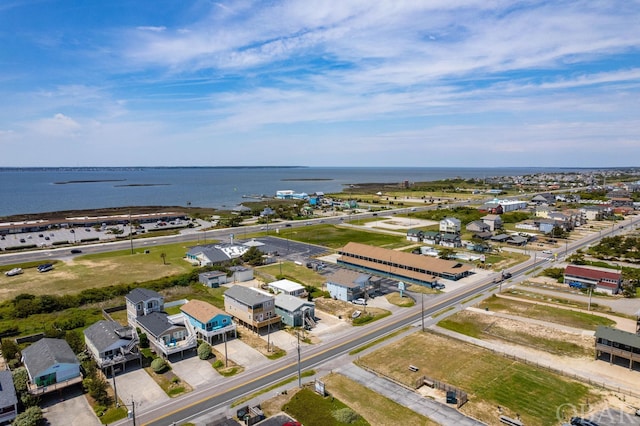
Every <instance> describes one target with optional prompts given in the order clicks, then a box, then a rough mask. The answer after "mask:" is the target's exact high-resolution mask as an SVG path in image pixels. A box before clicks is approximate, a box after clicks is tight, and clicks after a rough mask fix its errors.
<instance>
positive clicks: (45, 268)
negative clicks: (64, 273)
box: [38, 263, 53, 272]
mask: <svg viewBox="0 0 640 426" xmlns="http://www.w3.org/2000/svg"><path fill="white" fill-rule="evenodd" d="M52 270H53V264H51V263H43V264H42V265H38V272H49V271H52Z"/></svg>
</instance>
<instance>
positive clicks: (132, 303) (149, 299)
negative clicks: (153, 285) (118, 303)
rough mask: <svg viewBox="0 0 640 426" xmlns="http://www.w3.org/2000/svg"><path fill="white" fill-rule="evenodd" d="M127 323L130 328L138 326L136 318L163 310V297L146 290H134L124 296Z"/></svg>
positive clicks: (155, 292)
mask: <svg viewBox="0 0 640 426" xmlns="http://www.w3.org/2000/svg"><path fill="white" fill-rule="evenodd" d="M125 301H126V303H127V321H128V323H129V325H130V326H132V327H137V326H138V318H140V317H142V316H144V315H149V314H150V313H152V312H161V311H162V310H163V309H164V297H163V296H162V295H161V294H160V293H158V292H157V291H153V290H149V289H147V288H134V289H133V290H131V291H130V292H129V293H128V294H127V295H126V296H125Z"/></svg>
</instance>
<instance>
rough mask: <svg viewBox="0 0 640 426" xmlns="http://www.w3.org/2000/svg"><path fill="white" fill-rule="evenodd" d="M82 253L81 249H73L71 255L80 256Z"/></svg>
mask: <svg viewBox="0 0 640 426" xmlns="http://www.w3.org/2000/svg"><path fill="white" fill-rule="evenodd" d="M79 253H82V250H80V249H71V254H79Z"/></svg>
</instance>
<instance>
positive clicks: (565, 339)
mask: <svg viewBox="0 0 640 426" xmlns="http://www.w3.org/2000/svg"><path fill="white" fill-rule="evenodd" d="M438 325H439V326H440V327H443V328H446V329H448V330H452V331H455V332H457V333H461V334H465V335H467V336H471V337H475V338H478V339H483V340H496V339H498V340H502V341H505V342H507V343H510V344H517V345H522V346H526V347H529V348H534V349H537V350H540V351H544V352H549V353H552V354H555V355H562V356H570V357H589V358H592V357H593V355H594V349H593V338H583V337H582V336H576V335H573V334H570V333H564V332H561V331H558V330H555V329H551V328H543V327H540V326H535V327H534V326H532V325H527V324H526V323H521V322H517V321H515V320H507V319H502V318H496V317H493V316H490V315H485V314H482V313H475V312H469V311H463V312H458V313H457V314H455V315H452V316H450V317H448V318H447V319H444V320H442V321H440V322H439V323H438Z"/></svg>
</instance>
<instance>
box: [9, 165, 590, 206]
mask: <svg viewBox="0 0 640 426" xmlns="http://www.w3.org/2000/svg"><path fill="white" fill-rule="evenodd" d="M577 170H580V171H586V170H584V169H569V168H567V169H560V168H442V167H406V168H404V167H371V168H370V167H183V168H181V167H175V168H171V167H168V168H149V167H144V168H42V169H40V168H24V169H22V168H20V169H18V168H4V169H0V194H1V195H2V198H1V200H0V216H8V215H14V214H25V213H43V212H52V211H60V210H81V209H97V208H105V207H126V206H151V205H157V206H187V205H188V203H190V205H191V206H194V207H214V208H220V209H229V208H232V207H234V206H236V205H238V204H240V203H242V202H243V201H251V199H247V198H243V196H248V195H261V194H265V195H267V196H275V193H276V191H277V190H289V189H290V190H293V191H295V192H306V193H308V194H311V193H314V192H318V191H322V192H325V193H331V192H340V191H341V190H342V189H343V188H344V186H345V185H349V184H356V183H400V182H403V181H409V182H427V181H434V180H441V179H447V178H455V177H462V178H485V177H491V176H518V175H530V174H535V173H543V172H548V173H552V172H571V171H577Z"/></svg>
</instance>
